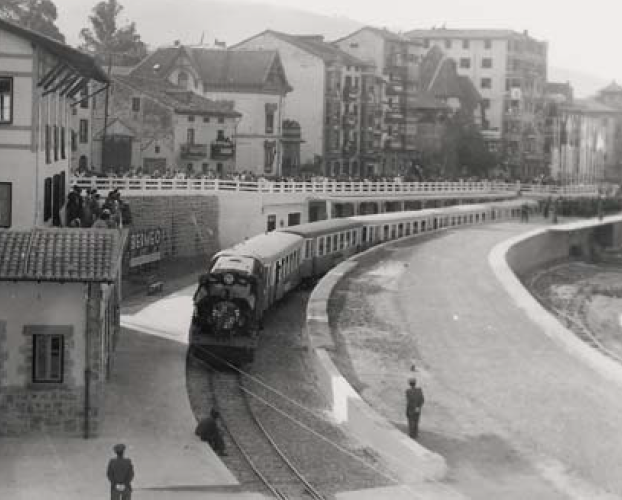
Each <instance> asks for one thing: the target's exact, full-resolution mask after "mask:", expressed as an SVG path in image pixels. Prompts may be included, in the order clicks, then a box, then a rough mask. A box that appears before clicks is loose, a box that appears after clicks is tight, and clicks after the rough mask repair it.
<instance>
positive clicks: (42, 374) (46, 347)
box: [32, 334, 65, 383]
mask: <svg viewBox="0 0 622 500" xmlns="http://www.w3.org/2000/svg"><path fill="white" fill-rule="evenodd" d="M64 344H65V339H64V336H63V335H49V334H35V335H33V336H32V351H33V354H32V381H33V382H34V383H62V382H63V349H64Z"/></svg>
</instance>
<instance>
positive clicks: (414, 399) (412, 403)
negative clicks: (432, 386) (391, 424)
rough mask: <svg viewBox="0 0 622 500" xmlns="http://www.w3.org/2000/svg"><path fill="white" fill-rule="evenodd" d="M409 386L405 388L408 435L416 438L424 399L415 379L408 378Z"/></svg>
mask: <svg viewBox="0 0 622 500" xmlns="http://www.w3.org/2000/svg"><path fill="white" fill-rule="evenodd" d="M408 383H409V384H410V387H409V388H408V389H406V417H407V418H408V435H409V436H410V437H411V438H413V439H417V436H418V435H419V418H420V417H421V407H422V406H423V403H424V401H425V399H424V398H423V391H422V390H421V388H420V387H417V379H416V378H414V377H411V378H410V379H408Z"/></svg>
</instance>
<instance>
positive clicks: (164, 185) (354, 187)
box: [70, 177, 598, 195]
mask: <svg viewBox="0 0 622 500" xmlns="http://www.w3.org/2000/svg"><path fill="white" fill-rule="evenodd" d="M70 182H71V183H72V185H73V184H76V185H78V186H79V187H81V188H83V189H87V188H91V189H92V188H95V189H97V190H98V191H101V192H102V194H105V192H106V191H111V190H113V189H119V190H121V191H123V192H125V193H126V194H131V193H132V192H135V193H136V194H139V192H154V191H156V192H157V191H159V192H162V193H173V192H175V193H179V192H197V191H242V192H252V193H281V194H283V193H327V194H346V195H347V194H350V195H378V194H424V193H426V194H427V193H436V194H451V193H499V192H501V193H512V192H513V193H515V192H518V191H519V190H520V191H522V192H523V193H531V194H541V195H542V194H554V195H571V194H584V195H588V194H597V193H598V186H595V185H577V186H563V187H562V186H554V185H543V184H520V183H503V182H487V181H485V182H364V181H363V182H333V181H324V182H312V181H308V182H285V181H283V182H270V181H265V180H262V181H233V180H220V179H161V178H153V179H152V178H141V179H137V178H126V177H76V178H73V179H71V181H70Z"/></svg>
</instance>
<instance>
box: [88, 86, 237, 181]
mask: <svg viewBox="0 0 622 500" xmlns="http://www.w3.org/2000/svg"><path fill="white" fill-rule="evenodd" d="M108 108H109V109H108V111H109V113H108V114H109V116H108V123H107V130H106V134H104V130H103V129H104V116H103V109H104V107H103V106H98V107H97V108H96V110H95V112H94V117H95V119H94V128H95V134H94V137H93V152H94V155H93V156H94V165H95V166H97V169H98V170H100V169H101V166H102V161H103V162H104V163H105V170H106V171H112V172H115V173H117V174H121V175H122V174H123V173H125V172H128V171H130V170H134V171H137V170H140V171H141V172H143V173H145V174H154V173H160V174H164V173H165V172H166V171H167V170H170V169H174V170H178V171H180V172H183V173H184V174H186V175H189V176H191V175H197V174H201V175H202V174H218V175H223V174H227V173H232V172H234V171H235V167H236V162H235V160H236V148H235V142H234V137H235V134H236V128H237V123H238V121H239V119H240V118H241V116H242V115H241V114H240V113H238V112H237V111H235V109H234V108H233V102H232V101H213V100H211V99H207V98H205V97H203V96H200V95H198V94H195V93H194V92H192V91H190V90H185V89H182V88H180V87H178V86H176V85H173V84H172V83H170V82H168V81H167V80H149V79H143V78H139V77H135V76H122V75H117V76H113V77H112V87H111V92H110V97H109V106H108Z"/></svg>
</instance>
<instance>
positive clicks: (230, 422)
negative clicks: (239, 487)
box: [205, 363, 326, 500]
mask: <svg viewBox="0 0 622 500" xmlns="http://www.w3.org/2000/svg"><path fill="white" fill-rule="evenodd" d="M205 364H206V366H207V367H208V368H209V369H210V373H209V376H210V389H211V392H212V401H213V404H214V406H215V407H216V408H218V410H219V411H220V414H221V418H222V422H223V424H224V427H225V430H226V431H227V434H228V435H229V438H230V439H231V441H232V442H233V443H234V444H235V446H236V447H237V449H238V450H239V451H240V454H241V455H242V457H243V459H244V461H245V462H246V463H247V464H248V467H250V469H251V470H252V472H253V474H254V478H255V479H254V481H245V483H246V484H245V486H247V487H249V488H252V489H256V490H257V491H261V492H264V493H267V494H269V495H271V496H273V497H274V498H278V499H282V500H285V499H294V498H310V499H314V500H324V499H325V498H326V497H325V496H324V495H322V494H321V493H320V492H319V491H317V490H316V489H315V488H314V487H313V486H312V485H311V484H310V483H309V482H308V481H307V480H306V479H305V477H304V475H303V474H302V472H301V471H299V470H298V469H297V468H296V466H295V465H294V464H293V463H292V461H291V460H290V459H289V458H288V457H287V456H286V455H285V454H284V453H283V451H282V450H281V449H280V448H279V446H278V445H277V443H276V441H275V439H274V438H273V436H272V435H271V434H270V433H269V432H268V431H267V429H266V427H265V426H264V425H263V424H262V422H261V421H260V420H259V419H258V417H257V416H256V414H255V412H254V411H253V406H252V404H251V401H250V398H252V396H253V394H252V392H251V391H249V390H248V389H247V388H246V387H245V385H244V377H243V376H242V375H241V374H240V373H238V372H235V371H217V370H214V369H212V367H211V366H209V363H205ZM271 415H273V417H271V418H274V419H279V418H284V417H282V416H280V414H279V413H278V412H271ZM271 425H272V427H273V428H278V423H277V424H275V423H274V422H271Z"/></svg>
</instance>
